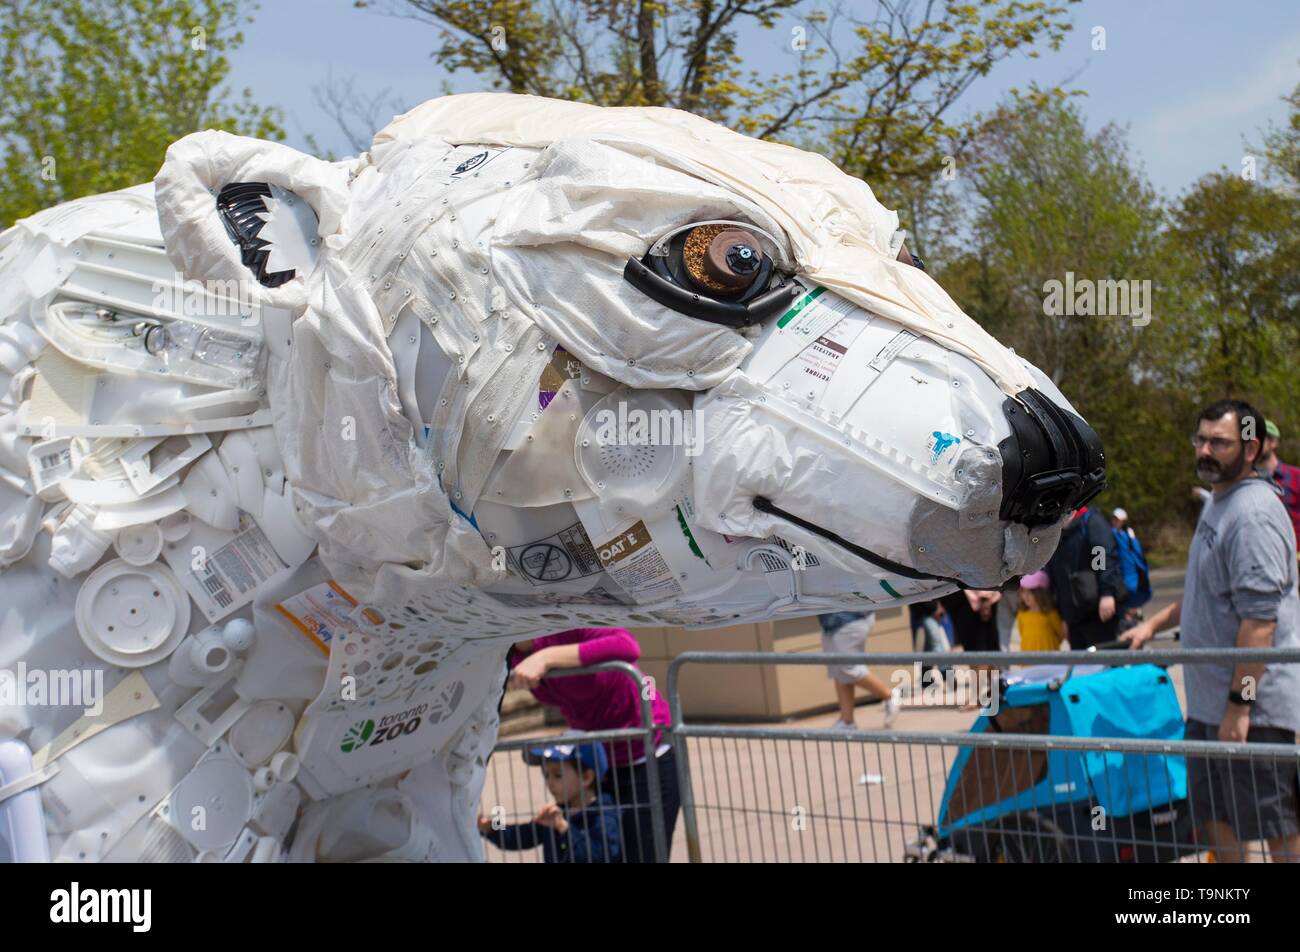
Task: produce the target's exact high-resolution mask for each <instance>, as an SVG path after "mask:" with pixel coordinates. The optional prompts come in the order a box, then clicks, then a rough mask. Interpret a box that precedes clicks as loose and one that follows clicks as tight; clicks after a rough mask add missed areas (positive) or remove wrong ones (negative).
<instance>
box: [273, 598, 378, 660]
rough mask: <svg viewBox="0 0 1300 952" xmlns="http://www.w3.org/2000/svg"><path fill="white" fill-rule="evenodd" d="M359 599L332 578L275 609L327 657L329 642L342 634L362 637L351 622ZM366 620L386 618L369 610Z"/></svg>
mask: <svg viewBox="0 0 1300 952" xmlns="http://www.w3.org/2000/svg"><path fill="white" fill-rule="evenodd" d="M356 607H357V600H356V599H355V598H353V597H352V596H351V595H349V594H348V593H347V592H346V591H345V590H344V588H343V586H341V585H340V584H339V583H338V582H335V581H334V580H333V579H331V580H330V581H328V582H322V583H321V584H320V585H315V586H313V587H311V588H309V589H307V590H306V591H305V592H299V593H298V594H297V595H294V596H293V597H292V598H286V599H285V600H284V601H282V602H279V603H278V604H276V606H275V610H276V611H278V612H279V613H280V614H281V615H283V616H284V617H285V618H287V619H288V620H289V622H290V624H292V625H293V626H294V628H296V629H298V631H300V632H302V634H303V635H304V636H306V638H307V639H308V640H309V641H310V642H311V643H312V644H314V645H315V646H316V647H317V648H319V649H320V650H321V651H322V652H324V653H325V654H329V653H330V648H329V646H330V643H331V642H333V641H334V638H335V637H336V636H337V635H338V634H339V633H340V632H345V633H347V634H351V635H359V634H360V631H361V629H360V628H359V627H358V625H357V624H356V622H355V621H353V620H352V612H353V611H355V610H356ZM365 611H366V613H367V616H368V617H367V620H368V621H370V622H371V623H372V624H379V623H380V622H382V620H383V619H380V618H376V617H373V614H374V613H373V612H371V610H370V609H366V610H365Z"/></svg>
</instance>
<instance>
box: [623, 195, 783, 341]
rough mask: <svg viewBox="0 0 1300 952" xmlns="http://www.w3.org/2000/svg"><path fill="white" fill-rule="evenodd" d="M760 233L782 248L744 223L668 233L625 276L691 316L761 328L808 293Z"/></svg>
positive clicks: (707, 225)
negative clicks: (769, 250) (783, 270)
mask: <svg viewBox="0 0 1300 952" xmlns="http://www.w3.org/2000/svg"><path fill="white" fill-rule="evenodd" d="M760 235H761V236H762V238H765V239H766V241H767V242H768V243H769V244H770V245H771V246H772V247H773V248H774V249H779V248H780V246H779V245H777V243H776V240H775V239H774V238H772V236H771V235H768V234H767V233H766V232H763V231H762V230H761V229H758V228H754V227H753V226H751V225H746V224H744V223H742V222H732V221H709V222H699V223H697V224H693V225H687V226H685V227H683V228H679V229H677V230H675V231H672V232H670V233H668V234H667V235H664V236H663V237H662V238H660V239H659V240H658V241H656V242H655V243H654V244H653V245H652V246H651V247H650V250H649V251H648V252H646V254H645V256H644V257H643V258H641V259H640V260H639V261H638V260H637V259H635V258H630V259H628V263H627V266H626V267H625V268H624V269H623V277H624V278H625V279H626V280H627V281H628V283H630V284H631V285H632V286H633V287H635V288H637V289H638V290H639V291H641V292H642V293H643V294H645V295H646V296H647V297H650V298H651V299H653V300H655V301H657V302H659V303H660V304H662V305H663V306H664V307H668V308H672V309H673V310H674V311H678V312H679V313H682V314H685V315H687V316H688V317H694V318H698V319H700V320H704V321H710V322H712V323H714V324H723V325H725V326H727V327H734V328H742V327H747V326H749V325H751V324H758V323H761V322H762V321H764V320H766V319H767V318H769V317H773V316H775V315H777V314H780V313H781V312H782V311H784V310H785V309H786V308H787V307H788V306H789V303H790V301H791V299H792V298H794V297H795V296H797V295H798V294H800V293H801V292H802V290H803V289H802V288H801V287H800V286H799V285H798V284H795V283H794V282H793V281H789V280H787V278H786V277H785V276H784V275H783V274H781V272H780V271H779V270H778V269H777V267H776V264H775V262H774V261H773V259H772V256H771V255H770V254H768V253H767V252H766V251H765V250H764V247H763V245H764V242H763V240H762V239H761V238H760Z"/></svg>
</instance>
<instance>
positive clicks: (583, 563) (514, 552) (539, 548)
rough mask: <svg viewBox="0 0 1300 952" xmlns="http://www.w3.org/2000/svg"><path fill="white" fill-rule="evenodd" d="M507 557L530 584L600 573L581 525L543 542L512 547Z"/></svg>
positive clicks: (541, 540) (516, 570)
mask: <svg viewBox="0 0 1300 952" xmlns="http://www.w3.org/2000/svg"><path fill="white" fill-rule="evenodd" d="M506 555H507V557H508V558H509V560H510V566H511V568H512V569H514V571H515V574H516V575H521V576H523V577H524V578H526V579H527V580H528V581H529V582H531V583H532V584H533V585H552V584H554V583H556V582H564V581H567V580H568V579H572V578H586V577H587V576H588V575H595V574H596V573H597V572H599V571H600V561H599V560H598V559H597V558H596V552H595V550H594V549H593V548H592V546H591V540H590V539H589V538H587V533H586V532H585V531H584V530H583V528H582V523H580V522H575V523H574V524H573V525H571V526H569V527H568V528H567V529H561V530H560V531H559V532H557V533H555V534H554V535H550V536H547V537H546V538H545V539H539V540H538V541H536V542H529V543H528V544H526V545H516V546H512V547H510V548H508V549H506Z"/></svg>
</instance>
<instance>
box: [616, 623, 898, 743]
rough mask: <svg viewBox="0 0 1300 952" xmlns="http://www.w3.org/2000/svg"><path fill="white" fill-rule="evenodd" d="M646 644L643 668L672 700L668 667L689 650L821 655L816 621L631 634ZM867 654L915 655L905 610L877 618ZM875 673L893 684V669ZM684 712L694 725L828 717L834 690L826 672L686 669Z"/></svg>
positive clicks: (762, 668)
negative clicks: (711, 720) (704, 720)
mask: <svg viewBox="0 0 1300 952" xmlns="http://www.w3.org/2000/svg"><path fill="white" fill-rule="evenodd" d="M631 631H632V633H633V634H634V635H635V636H636V638H637V641H639V642H640V643H641V661H640V667H641V670H643V671H644V672H645V673H646V674H648V675H650V676H651V677H653V678H654V679H655V681H656V684H657V686H658V688H659V691H660V693H661V694H663V695H664V696H665V697H667V695H668V664H669V662H671V661H672V659H673V658H675V657H677V655H679V654H681V653H682V652H685V651H764V652H772V653H774V654H799V653H807V652H814V651H820V650H821V628H820V627H819V626H818V624H817V619H816V617H811V618H799V619H794V620H790V621H777V622H770V621H769V622H760V623H758V624H752V625H735V626H733V627H730V628H714V629H711V630H709V631H686V630H684V629H682V628H634V629H631ZM867 650H868V651H911V650H912V636H911V631H910V629H909V627H908V622H907V611H906V609H901V608H894V609H888V610H886V611H882V612H879V613H877V615H876V625H875V627H874V628H873V629H872V632H871V636H870V638H869V639H868V642H867ZM871 670H872V671H873V672H874V673H876V674H877V675H879V676H880V677H881V678H883V679H884V680H885V683H887V684H888V683H889V677H890V674H891V669H889V668H885V667H883V666H872V668H871ZM681 694H682V707H683V709H684V711H685V713H686V715H687V716H688V717H691V718H718V719H723V720H783V719H785V718H790V717H798V716H800V715H804V714H808V713H812V712H815V711H819V710H831V709H833V708H834V706H835V689H834V688H833V686H832V684H831V681H830V678H828V677H827V675H826V669H825V668H824V667H823V666H821V665H770V664H769V665H712V664H710V665H688V666H686V667H685V668H684V670H683V671H682V674H681Z"/></svg>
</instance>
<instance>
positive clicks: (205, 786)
mask: <svg viewBox="0 0 1300 952" xmlns="http://www.w3.org/2000/svg"><path fill="white" fill-rule="evenodd" d="M196 810H201V811H202V813H201V815H202V816H203V821H204V822H203V823H202V824H195V823H192V822H191V820H192V819H193V818H194V817H196V816H199V815H200V814H199V813H197V812H196ZM252 813H253V781H252V779H251V778H250V777H249V775H248V771H247V770H245V769H244V768H243V767H242V766H240V765H239V764H238V763H236V762H235V761H234V760H231V759H228V758H226V757H221V756H217V757H213V758H211V759H209V760H205V761H204V762H203V763H201V764H199V765H197V766H196V767H195V768H194V769H193V770H191V771H190V772H189V773H188V774H186V776H185V779H183V780H182V781H181V782H180V783H179V784H177V786H176V789H175V791H173V792H172V798H171V815H172V817H173V818H174V822H175V824H176V827H177V829H179V830H180V834H181V836H183V837H185V839H187V840H189V841H190V843H191V844H193V845H194V846H196V847H198V848H199V849H201V850H213V849H222V848H223V847H227V846H229V845H230V844H231V843H233V842H235V837H237V836H239V831H240V830H242V829H243V828H244V824H246V823H247V822H248V818H249V817H250V816H252ZM196 825H198V826H201V827H202V829H197V830H196V829H194V827H195V826H196Z"/></svg>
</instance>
